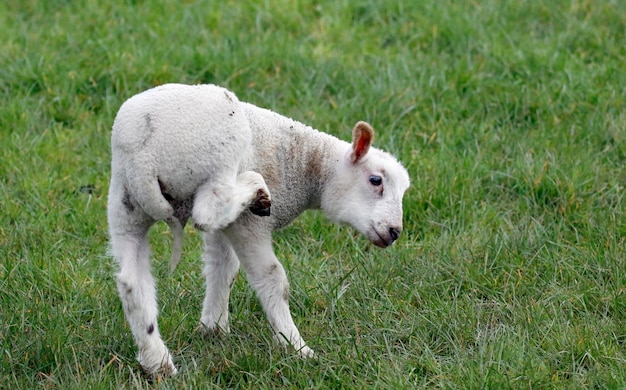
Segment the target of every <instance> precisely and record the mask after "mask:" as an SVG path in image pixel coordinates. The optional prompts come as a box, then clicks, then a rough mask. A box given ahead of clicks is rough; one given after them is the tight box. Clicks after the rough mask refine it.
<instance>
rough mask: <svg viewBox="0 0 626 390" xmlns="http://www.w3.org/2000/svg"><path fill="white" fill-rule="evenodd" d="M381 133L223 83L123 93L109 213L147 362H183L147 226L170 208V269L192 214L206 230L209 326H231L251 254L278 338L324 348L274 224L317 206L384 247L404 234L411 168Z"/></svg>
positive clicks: (205, 317) (127, 307) (152, 368)
mask: <svg viewBox="0 0 626 390" xmlns="http://www.w3.org/2000/svg"><path fill="white" fill-rule="evenodd" d="M373 136H374V131H373V129H372V127H371V126H370V125H369V124H367V123H365V122H358V123H357V124H356V125H355V127H354V129H353V134H352V143H351V144H350V143H348V142H344V141H341V140H339V139H337V138H335V137H333V136H331V135H329V134H325V133H322V132H319V131H317V130H314V129H313V128H311V127H308V126H306V125H304V124H302V123H299V122H297V121H294V120H292V119H289V118H287V117H284V116H281V115H279V114H277V113H275V112H272V111H270V110H267V109H263V108H260V107H256V106H254V105H252V104H249V103H244V102H240V101H239V100H238V99H237V97H236V96H235V94H234V93H232V92H230V91H228V90H226V89H224V88H221V87H218V86H214V85H195V86H188V85H181V84H166V85H163V86H160V87H156V88H153V89H150V90H148V91H145V92H143V93H140V94H138V95H135V96H134V97H132V98H130V99H129V100H127V101H126V102H125V103H124V104H123V105H122V107H121V108H120V110H119V112H118V114H117V116H116V118H115V121H114V124H113V132H112V141H111V147H112V162H111V182H110V188H109V198H108V222H109V233H110V239H111V251H112V254H113V257H114V258H115V260H116V261H117V263H118V265H119V272H118V274H117V286H118V291H119V294H120V298H121V301H122V306H123V308H124V313H125V316H126V318H127V321H128V322H129V324H130V327H131V331H132V334H133V337H134V339H135V342H136V344H137V346H138V349H139V353H138V360H139V363H140V366H141V367H142V369H143V370H144V371H145V372H147V373H148V374H149V375H152V376H161V375H163V376H168V375H175V374H176V372H177V369H176V367H175V366H174V364H173V362H172V356H171V354H170V352H169V351H168V349H167V347H166V346H165V344H164V342H163V340H162V339H161V336H160V333H159V330H158V325H157V312H158V310H157V303H156V293H155V282H154V279H153V277H152V275H151V271H150V258H149V256H150V253H149V251H150V250H149V243H148V238H147V232H148V230H149V228H150V227H151V226H152V225H153V224H154V223H155V222H157V221H161V220H163V221H166V222H167V223H168V225H169V226H170V228H171V229H172V232H173V238H174V244H173V249H172V259H171V263H170V267H171V270H173V269H174V268H175V266H176V263H178V260H179V258H180V255H181V242H182V234H183V227H184V225H185V224H186V222H187V221H188V220H189V219H190V218H191V219H192V221H193V223H194V225H195V226H196V228H198V229H199V230H201V231H202V235H203V241H204V253H203V260H204V264H205V268H204V275H205V278H206V294H205V297H204V302H203V309H202V314H201V317H200V323H201V325H202V329H203V330H204V332H206V333H207V334H210V333H213V332H217V331H223V332H226V333H227V332H229V324H228V300H229V294H230V288H231V287H232V284H233V281H234V278H235V276H236V273H237V271H238V269H239V266H240V265H241V267H242V268H243V270H244V271H245V274H246V276H247V279H248V281H249V283H250V285H251V286H252V287H253V289H254V290H255V291H256V293H257V296H258V298H259V300H260V302H261V305H262V307H263V309H264V311H265V313H266V316H267V317H268V320H269V323H270V324H271V327H272V329H273V331H274V335H275V338H276V339H277V340H278V341H279V342H281V343H283V344H285V345H288V346H292V347H293V348H294V349H295V350H296V351H297V352H298V353H299V354H300V355H301V356H303V357H310V356H313V350H312V349H311V348H309V347H308V346H307V344H306V343H305V341H304V340H303V339H302V337H301V335H300V332H299V331H298V329H297V328H296V325H295V324H294V322H293V319H292V317H291V314H290V312H289V304H288V299H289V283H288V281H287V277H286V274H285V271H284V269H283V267H282V265H281V264H280V262H279V261H278V259H277V258H276V256H275V254H274V252H273V249H272V232H273V231H274V230H276V229H280V228H282V227H285V226H286V225H288V224H289V223H290V222H291V221H292V220H293V219H295V218H296V217H297V216H298V215H299V214H301V213H302V212H303V211H304V210H306V209H315V208H317V209H322V210H323V211H324V213H325V214H326V215H327V216H328V217H329V218H330V219H331V220H332V221H335V222H337V223H342V224H349V225H351V226H353V227H354V228H356V229H357V230H358V231H359V232H361V233H362V234H363V235H365V237H367V238H368V239H369V240H370V241H371V242H372V243H373V244H375V245H377V246H379V247H382V248H385V247H388V246H389V245H391V244H392V243H393V242H394V241H396V240H397V239H398V237H399V235H400V233H401V231H402V198H403V195H404V193H405V191H406V190H407V189H408V187H409V185H410V181H409V175H408V173H407V171H406V169H405V168H404V167H403V166H402V165H401V164H400V163H399V162H398V161H397V160H396V159H395V158H394V157H393V156H391V155H390V154H388V153H386V152H383V151H381V150H379V149H376V148H374V147H371V144H372V141H373ZM270 207H271V208H270ZM270 210H271V211H270Z"/></svg>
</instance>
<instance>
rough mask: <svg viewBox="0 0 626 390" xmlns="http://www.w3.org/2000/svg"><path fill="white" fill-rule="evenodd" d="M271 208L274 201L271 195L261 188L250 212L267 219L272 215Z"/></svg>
mask: <svg viewBox="0 0 626 390" xmlns="http://www.w3.org/2000/svg"><path fill="white" fill-rule="evenodd" d="M271 206H272V201H271V200H270V196H269V194H268V193H267V192H266V191H265V190H264V189H262V188H259V190H258V191H257V192H256V197H255V198H254V199H253V200H252V204H251V205H250V211H251V212H252V214H254V215H258V216H260V217H267V216H269V215H270V208H271Z"/></svg>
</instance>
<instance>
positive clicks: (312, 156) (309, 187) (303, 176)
mask: <svg viewBox="0 0 626 390" xmlns="http://www.w3.org/2000/svg"><path fill="white" fill-rule="evenodd" d="M302 126H303V127H302V128H300V129H298V128H294V129H292V130H293V132H291V133H290V136H289V137H288V139H289V141H288V143H289V145H288V146H287V145H286V146H287V150H289V151H290V153H288V155H287V159H286V160H285V161H284V163H285V165H284V169H285V171H286V172H289V173H288V174H287V175H286V178H287V179H288V180H287V183H286V184H287V185H288V186H289V187H290V188H291V189H292V193H294V194H295V195H297V197H299V198H300V199H299V200H300V201H299V202H298V203H299V204H301V205H302V206H303V207H304V208H305V209H306V208H319V207H320V205H321V199H322V191H323V189H324V186H325V185H326V182H327V180H328V178H329V177H330V175H332V174H333V170H334V167H335V166H336V164H337V163H338V162H339V158H340V157H339V156H340V155H341V149H342V148H341V146H342V145H341V144H342V141H340V140H338V139H337V138H335V137H333V136H331V135H329V134H325V133H322V132H319V131H317V130H314V129H311V128H309V127H306V126H304V125H302ZM295 188H297V189H299V190H298V191H293V189H295ZM300 211H303V210H300Z"/></svg>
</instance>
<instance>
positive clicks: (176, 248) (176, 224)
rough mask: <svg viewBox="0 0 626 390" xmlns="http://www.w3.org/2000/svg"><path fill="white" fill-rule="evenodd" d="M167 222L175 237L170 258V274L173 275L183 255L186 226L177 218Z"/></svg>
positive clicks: (169, 219)
mask: <svg viewBox="0 0 626 390" xmlns="http://www.w3.org/2000/svg"><path fill="white" fill-rule="evenodd" d="M165 222H167V225H168V226H169V227H170V230H171V231H172V237H173V242H172V257H171V258H170V274H173V273H174V271H175V270H176V266H177V265H178V263H179V262H180V257H181V255H182V253H183V229H184V227H185V226H184V225H183V224H182V223H181V222H180V220H178V218H176V217H171V218H168V219H166V220H165Z"/></svg>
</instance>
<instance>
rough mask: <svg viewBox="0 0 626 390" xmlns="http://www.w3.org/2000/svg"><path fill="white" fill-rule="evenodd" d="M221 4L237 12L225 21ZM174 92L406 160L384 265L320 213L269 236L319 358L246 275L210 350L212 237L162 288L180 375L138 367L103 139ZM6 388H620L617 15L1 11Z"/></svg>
mask: <svg viewBox="0 0 626 390" xmlns="http://www.w3.org/2000/svg"><path fill="white" fill-rule="evenodd" d="M222 3H223V4H222ZM166 82H183V83H215V84H220V85H223V86H225V87H228V88H229V89H231V90H233V91H234V92H235V93H236V94H237V95H238V96H239V98H240V99H241V100H244V101H249V102H252V103H255V104H257V105H259V106H263V107H267V108H271V109H273V110H275V111H278V112H280V113H282V114H284V115H287V116H290V117H292V118H294V119H297V120H300V121H302V122H305V123H307V124H309V125H311V126H313V127H315V128H317V129H319V130H322V131H326V132H329V133H331V134H334V135H336V136H338V137H340V138H343V139H349V137H350V131H351V128H352V126H353V125H354V123H355V122H356V121H357V120H366V121H368V122H370V123H371V124H372V125H373V126H374V128H375V129H376V130H377V140H376V145H377V146H379V147H381V148H383V149H386V150H389V151H390V152H392V153H394V154H395V155H397V156H398V157H399V159H400V160H401V161H403V162H404V164H405V165H406V166H407V168H408V170H409V172H410V174H411V178H412V188H411V189H410V190H409V191H408V192H407V194H406V196H405V202H404V206H405V231H404V233H403V235H402V237H401V239H400V241H399V242H398V243H397V244H396V245H394V246H393V247H392V248H390V249H387V250H384V251H383V250H379V249H378V248H375V247H374V246H373V245H371V244H370V243H368V242H367V240H366V239H364V238H362V237H360V236H359V235H358V234H357V233H356V232H354V231H353V230H351V229H350V228H346V227H336V226H333V225H331V224H330V223H329V222H328V221H327V220H326V219H325V218H324V217H323V216H322V215H321V214H320V213H316V212H310V213H306V214H304V215H303V216H302V217H301V218H300V219H298V220H297V221H296V222H295V223H294V224H293V225H291V226H290V227H288V228H286V229H284V230H282V231H280V232H278V233H277V234H276V235H275V249H276V253H277V255H278V256H279V258H280V259H281V261H282V262H283V265H284V266H285V268H286V270H287V273H288V275H289V278H290V282H291V288H292V296H291V301H290V302H291V310H292V313H293V316H294V319H295V321H296V324H297V325H298V327H299V329H300V331H301V332H302V334H303V336H304V338H305V340H307V341H308V343H309V345H310V346H311V347H312V348H313V349H314V350H315V351H316V352H317V358H316V359H314V360H303V359H299V358H297V357H296V356H295V355H294V354H293V353H291V352H290V351H286V350H284V349H283V348H281V347H279V346H277V345H276V344H274V342H273V341H272V336H271V332H270V327H269V325H268V324H267V321H266V320H265V317H264V315H263V313H262V310H261V308H260V304H259V303H258V302H257V300H256V297H255V295H254V293H253V291H252V290H251V289H250V288H249V287H248V285H247V282H246V281H245V277H244V276H243V275H241V274H240V275H239V277H238V279H237V281H236V284H235V287H234V290H233V293H232V297H231V305H232V306H231V313H232V322H231V329H232V334H231V335H229V336H228V337H221V338H215V339H207V340H205V339H203V337H202V336H201V335H200V334H199V332H198V320H199V316H200V309H201V304H202V297H203V288H204V287H203V278H202V277H201V262H200V260H199V254H200V251H201V247H200V239H199V235H198V234H197V233H196V232H195V231H194V230H193V229H191V228H188V229H187V235H186V241H185V255H184V257H183V261H182V263H181V265H180V266H179V268H178V270H177V272H176V273H175V274H174V275H173V276H171V277H170V276H168V273H167V266H168V264H167V258H168V256H169V250H170V244H171V236H170V235H169V233H168V231H167V229H166V226H165V225H164V224H159V225H157V226H155V228H154V229H153V230H152V232H151V238H152V243H153V250H154V256H153V257H154V262H153V264H154V271H155V274H156V275H157V278H158V279H157V280H158V285H159V304H160V307H161V317H160V326H161V331H162V333H163V336H164V339H165V341H166V343H167V345H168V346H169V347H170V349H171V351H172V353H173V354H174V355H175V362H176V364H177V366H178V368H179V371H180V374H179V375H178V376H176V377H175V378H172V379H169V380H167V381H165V382H158V383H151V382H149V381H148V380H147V379H146V378H145V377H144V376H142V375H141V373H140V370H139V366H138V364H137V362H136V360H135V354H136V348H135V346H134V345H133V340H132V336H131V334H130V330H129V328H128V326H127V324H126V322H125V319H124V316H123V312H122V308H121V303H120V301H119V299H118V297H117V290H116V287H115V281H114V278H113V274H114V272H115V265H114V264H113V261H112V259H111V258H110V257H109V256H108V255H107V252H106V251H107V224H106V212H105V210H106V195H107V188H108V176H109V172H110V168H109V161H110V150H109V139H110V128H111V124H112V121H113V118H114V116H115V113H116V111H117V109H118V108H119V106H120V105H121V103H122V102H123V101H124V100H125V99H127V98H129V97H130V96H132V95H134V94H136V93H138V92H140V91H142V90H144V89H147V88H150V87H152V86H154V85H158V84H162V83H166ZM0 145H1V151H2V156H1V159H0V388H8V389H19V388H23V389H37V388H42V389H87V388H96V389H97V388H102V389H109V388H151V387H159V388H211V387H213V386H215V387H229V388H250V389H258V388H276V387H286V388H321V389H329V388H330V389H338V388H368V387H372V388H414V387H434V388H449V389H457V388H464V389H475V388H484V389H507V388H514V389H518V388H519V389H530V388H532V389H537V388H547V389H551V388H559V389H577V388H580V389H583V388H595V389H605V388H606V389H620V388H626V253H625V251H626V238H625V237H626V218H625V217H624V211H625V208H626V200H625V199H624V187H625V186H626V3H625V2H623V1H616V0H613V1H611V0H597V1H587V0H555V1H543V2H541V1H531V0H528V1H504V0H502V1H498V0H486V1H476V2H464V1H453V0H443V1H435V0H425V1H396V0H393V1H373V0H353V1H348V0H339V1H322V2H319V3H318V2H309V1H304V0H295V1H285V0H283V1H273V2H269V1H265V2H264V1H254V2H252V1H244V2H216V1H202V0H199V1H174V0H162V1H155V2H149V1H142V0H136V1H131V0H127V1H110V2H103V1H96V0H85V1H72V0H54V1H53V0H50V1H36V0H24V1H20V2H17V1H7V2H0Z"/></svg>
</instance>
